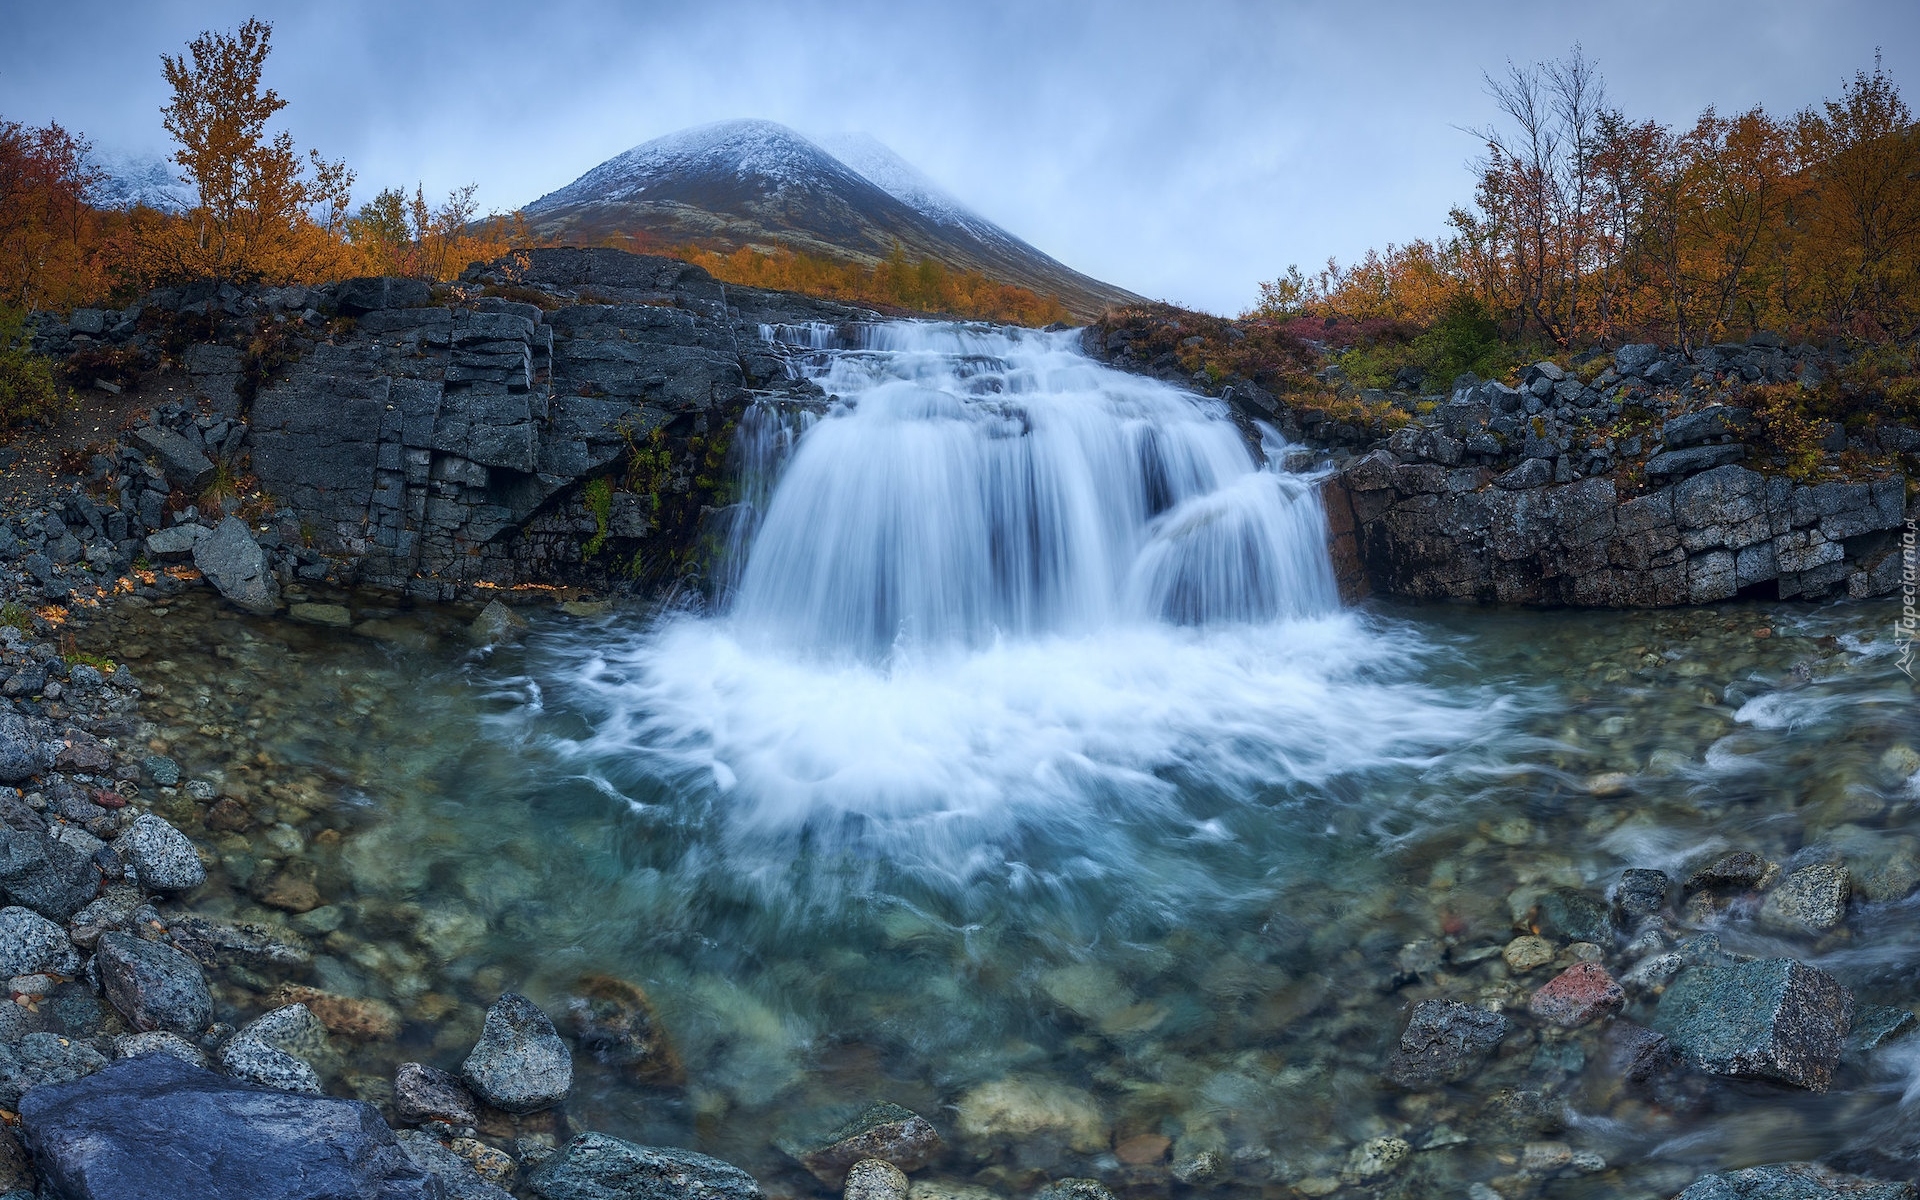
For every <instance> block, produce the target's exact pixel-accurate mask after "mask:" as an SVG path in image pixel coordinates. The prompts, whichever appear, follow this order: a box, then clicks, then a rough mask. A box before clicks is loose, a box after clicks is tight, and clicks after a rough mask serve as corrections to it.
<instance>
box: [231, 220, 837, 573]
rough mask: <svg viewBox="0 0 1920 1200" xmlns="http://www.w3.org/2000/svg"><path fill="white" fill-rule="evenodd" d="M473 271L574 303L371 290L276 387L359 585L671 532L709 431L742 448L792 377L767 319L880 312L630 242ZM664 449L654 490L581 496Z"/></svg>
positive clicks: (278, 406) (256, 428)
mask: <svg viewBox="0 0 1920 1200" xmlns="http://www.w3.org/2000/svg"><path fill="white" fill-rule="evenodd" d="M356 282H371V281H356ZM392 282H393V283H394V284H400V283H402V281H398V280H396V281H392ZM471 282H472V283H475V284H479V285H494V286H502V285H504V286H509V287H512V288H517V289H521V290H522V291H527V292H538V293H540V294H541V295H543V296H546V297H551V300H549V301H548V303H550V304H551V305H553V306H552V307H550V308H547V309H543V308H542V307H540V306H537V305H535V304H530V303H522V302H518V301H514V300H507V299H501V298H498V297H495V296H483V297H480V298H477V299H474V300H472V301H470V302H467V303H466V304H464V305H460V306H450V305H439V304H430V303H418V304H414V303H412V302H413V301H416V300H424V299H426V297H425V296H424V295H420V296H416V295H414V294H413V292H412V290H411V289H409V288H405V287H395V288H390V289H387V290H386V291H385V293H384V294H382V293H381V292H379V291H376V290H375V289H373V288H370V287H369V288H364V289H362V290H363V291H364V293H365V294H360V293H357V292H355V291H353V290H352V289H351V288H350V289H349V290H347V291H345V292H343V294H342V295H341V297H340V300H339V306H340V309H341V311H342V312H343V313H347V314H348V315H352V316H353V317H354V325H353V328H352V330H351V332H349V333H347V334H346V335H345V336H342V337H336V338H335V339H333V340H332V341H331V342H330V343H329V344H326V345H321V346H316V347H315V348H314V349H313V351H312V352H311V353H310V354H308V355H307V356H306V357H304V358H302V359H301V360H300V361H299V362H298V363H296V364H295V365H294V366H293V367H292V368H291V369H290V370H289V371H288V372H287V373H286V375H285V376H284V377H283V378H280V379H277V380H275V381H273V382H271V383H269V384H268V385H267V386H265V387H263V388H262V389H261V391H260V393H259V396H258V398H257V399H256V401H255V403H254V408H253V420H252V426H253V441H252V444H253V467H254V470H255V472H256V474H257V475H258V477H259V479H260V483H261V486H262V487H264V488H265V489H266V490H267V491H268V492H269V493H271V494H272V495H274V496H276V497H278V498H280V499H282V500H283V501H284V502H286V503H287V504H289V505H290V506H291V507H292V508H293V509H295V510H296V511H297V512H298V513H299V514H300V515H301V517H302V518H303V519H304V520H306V521H308V522H310V523H312V524H315V525H318V526H319V527H320V529H321V530H322V531H323V538H324V540H327V541H329V542H331V543H333V544H335V545H337V547H338V548H340V549H342V550H344V551H346V552H347V553H348V554H350V555H351V556H352V558H353V560H354V562H355V564H356V570H357V577H356V578H357V582H359V583H362V584H365V585H368V586H373V587H380V588H387V589H391V590H396V591H410V592H412V593H414V594H416V595H420V596H422V597H423V598H439V599H447V598H451V597H453V596H455V595H458V594H461V593H462V592H463V591H464V590H465V589H466V588H468V587H470V586H471V585H473V584H476V583H488V584H496V585H503V586H504V585H511V584H514V583H518V582H524V581H528V580H546V581H551V580H556V579H564V578H568V577H570V576H578V575H579V574H580V573H581V568H582V560H583V558H584V557H585V556H584V555H583V552H582V545H583V543H585V542H588V541H590V540H592V539H594V538H595V537H596V536H598V537H600V538H601V540H602V541H603V542H604V540H605V539H606V538H607V537H609V536H611V537H613V538H617V539H622V540H623V541H627V542H635V541H640V540H642V539H645V538H647V537H648V535H649V534H652V533H654V532H655V530H656V528H657V526H658V524H659V520H658V517H659V513H660V512H661V509H662V504H661V499H662V497H661V496H660V495H659V494H658V493H659V492H660V491H666V492H669V493H674V492H678V493H683V494H684V493H688V492H691V491H692V490H693V489H695V488H697V487H708V488H711V487H712V484H711V481H708V482H705V483H703V482H701V481H700V479H699V478H698V476H699V472H698V470H697V469H695V465H688V464H683V463H680V462H676V461H675V460H676V459H678V458H680V457H681V455H680V454H678V453H676V451H678V450H681V449H684V447H685V444H686V442H687V439H688V438H689V437H704V438H706V439H708V440H709V441H710V442H712V443H713V444H714V445H715V446H716V447H717V448H718V449H719V450H721V451H722V452H723V450H724V441H725V437H726V436H727V433H728V431H729V427H730V425H731V423H732V422H733V421H734V420H735V419H736V418H737V417H738V416H739V414H740V413H741V411H743V410H744V408H745V407H746V405H747V404H748V403H749V402H750V401H751V399H752V396H753V393H754V391H755V389H760V388H767V387H785V386H787V380H786V378H785V376H786V372H785V369H784V366H783V364H782V362H781V360H780V359H779V358H778V357H777V356H776V355H775V353H774V348H773V347H772V346H771V345H770V344H769V343H767V342H766V341H764V340H762V338H761V336H760V330H761V326H762V324H763V323H793V322H804V321H815V320H825V321H836V322H837V321H843V320H849V319H857V318H862V317H870V316H871V314H866V313H862V312H859V311H857V310H853V309H849V308H845V307H843V306H839V305H833V304H827V303H823V302H813V301H807V300H804V299H801V298H799V297H792V296H783V295H777V294H773V293H764V292H745V293H741V292H737V291H736V292H729V291H728V290H727V289H725V288H723V287H722V285H720V284H718V283H716V282H715V281H714V280H713V279H712V278H710V277H709V276H707V274H706V273H705V272H704V271H701V270H700V269H699V268H697V267H691V266H688V265H687V264H685V263H681V262H676V261H673V260H670V259H657V258H644V257H640V256H636V255H631V254H625V253H621V252H618V251H596V250H539V251H532V252H529V253H527V254H525V255H522V256H519V260H518V261H517V262H514V263H508V264H496V265H495V266H494V267H493V268H490V269H486V270H483V271H481V272H477V273H475V274H474V275H473V276H472V279H471ZM363 304H365V305H379V307H369V308H366V309H364V310H362V311H359V312H358V313H357V314H356V313H355V312H354V310H355V309H357V308H359V307H360V306H361V305H363ZM401 304H405V305H406V306H400V305H401ZM649 446H650V447H655V449H654V450H653V453H654V455H655V456H656V459H657V463H658V465H657V466H654V467H653V468H652V473H651V475H650V477H649V482H650V483H651V484H652V485H653V486H654V488H655V489H656V491H655V493H654V494H652V495H643V494H640V493H637V492H633V491H631V490H627V489H626V488H620V489H609V492H608V494H607V497H606V500H605V509H604V511H601V512H598V513H595V512H593V511H591V510H590V508H589V506H588V504H587V502H586V501H583V500H579V499H576V498H574V497H573V496H572V495H571V493H572V492H573V491H576V490H577V489H578V487H579V485H580V484H581V483H582V481H584V480H586V479H588V478H591V477H594V476H597V475H604V474H607V473H609V472H610V471H612V469H613V468H614V467H615V466H616V465H618V464H620V463H621V462H622V461H623V460H624V459H625V457H626V456H628V455H630V454H631V453H632V452H633V451H634V450H635V448H636V447H649ZM650 461H655V460H650ZM630 481H631V480H630V478H629V482H630ZM563 493H565V495H563ZM556 498H558V499H556ZM570 499H571V500H572V501H573V502H572V503H571V504H569V503H566V501H568V500H570ZM689 532H690V531H688V530H685V529H677V530H672V531H670V533H671V535H673V536H677V537H681V538H684V537H686V535H687V534H688V533H689Z"/></svg>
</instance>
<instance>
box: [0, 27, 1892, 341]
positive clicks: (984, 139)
mask: <svg viewBox="0 0 1920 1200" xmlns="http://www.w3.org/2000/svg"><path fill="white" fill-rule="evenodd" d="M249 15H259V16H262V17H265V18H267V19H269V20H271V21H273V22H274V25H275V31H274V52H273V56H272V58H271V59H270V60H269V62H268V66H267V78H268V82H269V83H270V85H271V86H273V87H275V88H276V89H278V91H279V92H280V94H281V96H282V97H284V98H285V99H286V100H287V101H288V107H287V109H286V110H285V111H284V112H283V113H282V120H283V123H284V126H285V127H286V128H288V129H290V130H291V131H292V132H293V134H294V136H295V138H296V139H297V140H298V142H299V144H300V145H301V146H302V147H303V148H304V147H307V146H313V147H317V148H318V149H320V150H321V151H322V152H323V153H325V154H326V155H328V156H329V157H344V158H346V159H347V160H348V161H349V163H350V165H352V166H353V167H354V169H355V170H356V171H357V172H358V175H359V180H360V188H361V191H362V193H363V194H371V193H372V191H374V190H377V189H378V188H379V187H382V186H386V185H389V184H408V185H410V184H412V183H413V182H414V181H416V180H420V181H424V182H425V184H426V186H427V189H428V191H429V192H430V193H444V192H445V191H446V190H447V189H449V188H451V187H454V186H457V185H459V184H463V183H467V182H473V183H477V184H478V185H479V188H480V191H479V197H480V200H481V202H482V205H483V207H485V208H499V209H511V208H513V207H515V206H517V205H519V204H523V203H525V202H527V201H529V200H532V199H534V198H535V197H537V196H539V195H541V194H542V193H544V192H547V191H550V190H552V189H554V188H556V187H558V186H560V185H562V184H564V183H566V182H568V181H569V180H571V179H573V178H574V177H576V176H578V175H580V174H581V173H582V172H584V171H586V170H587V169H588V168H590V167H592V166H593V165H595V164H596V163H598V162H600V161H602V160H604V159H606V158H607V157H609V156H611V155H613V154H616V153H618V152H619V151H621V150H625V149H627V148H628V147H630V146H633V145H636V144H638V143H640V142H643V141H646V140H647V139H649V138H652V137H656V136H658V135H660V134H662V133H667V132H671V131H672V130H675V129H679V128H683V127H685V126H688V125H694V124H699V123H702V122H707V121H714V120H721V119H726V118H732V117H765V118H768V119H771V120H776V121H782V122H785V123H787V124H789V125H792V126H794V127H795V128H797V129H799V130H801V131H802V132H805V133H816V134H825V133H831V132H835V131H839V130H864V131H866V132H869V133H871V134H873V135H874V136H876V137H878V138H879V139H880V140H882V141H884V142H886V143H887V144H888V145H890V146H892V147H893V148H894V149H895V150H897V151H898V152H899V153H900V154H902V155H903V156H905V157H906V158H907V159H909V160H910V161H912V162H914V163H916V164H917V165H918V166H920V167H921V169H923V170H924V171H925V172H926V173H927V174H929V175H931V176H932V177H933V178H934V179H936V180H938V181H939V182H940V183H941V184H943V185H945V186H946V187H947V188H948V189H949V190H950V191H952V192H953V193H954V194H955V195H957V196H958V197H959V198H960V199H962V200H963V201H965V202H966V203H968V204H969V205H971V206H972V207H974V208H975V209H977V210H978V211H979V212H981V213H982V214H984V215H985V216H987V217H989V218H991V219H993V220H995V221H998V222H1000V223H1001V224H1002V225H1004V226H1006V227H1007V228H1008V229H1010V230H1012V231H1013V232H1014V233H1016V234H1018V235H1020V236H1021V237H1024V238H1026V239H1027V240H1028V241H1030V242H1032V243H1034V244H1035V245H1037V246H1039V247H1040V248H1041V249H1043V250H1046V251H1047V252H1048V253H1050V254H1052V255H1054V256H1055V257H1057V258H1059V259H1061V260H1062V261H1064V262H1066V263H1067V264H1069V265H1070V266H1073V267H1075V268H1078V269H1079V270H1082V271H1085V272H1087V273H1088V274H1091V275H1094V276H1097V277H1099V278H1102V279H1106V280H1108V281H1110V282H1113V283H1116V284H1119V285H1121V286H1123V287H1127V288H1131V289H1133V290H1134V291H1137V292H1141V293H1144V294H1147V295H1150V296H1154V297H1159V298H1164V299H1168V300H1173V301H1176V302H1180V303H1184V304H1189V305H1193V306H1198V307H1204V308H1209V309H1213V310H1215V311H1221V312H1234V311H1238V310H1239V309H1241V308H1243V307H1245V306H1246V305H1247V304H1249V303H1251V302H1252V301H1253V299H1254V298H1255V284H1256V282H1257V281H1258V280H1261V279H1265V278H1271V277H1272V276H1274V275H1275V274H1277V273H1279V272H1280V271H1281V270H1283V269H1284V268H1285V267H1286V265H1287V264H1288V263H1290V262H1298V263H1300V264H1302V265H1303V266H1310V265H1313V264H1317V263H1319V262H1321V261H1322V260H1324V259H1325V258H1326V257H1327V256H1328V255H1338V256H1339V257H1340V258H1341V259H1342V260H1348V259H1351V258H1353V257H1354V256H1356V255H1357V254H1359V253H1361V252H1363V251H1364V250H1365V249H1366V248H1367V247H1368V246H1370V245H1379V244H1382V243H1385V242H1388V241H1404V240H1406V239H1408V238H1411V237H1417V236H1422V235H1426V236H1431V235H1434V234H1436V233H1439V232H1441V231H1442V229H1443V226H1444V221H1445V215H1446V211H1447V208H1448V207H1449V206H1450V205H1452V204H1455V203H1459V202H1461V201H1464V200H1466V199H1468V198H1469V197H1470V194H1471V179H1470V177H1469V176H1468V174H1467V173H1466V170H1465V169H1464V165H1465V163H1466V162H1467V160H1469V159H1470V158H1472V157H1473V156H1474V154H1475V153H1476V152H1477V149H1478V147H1477V146H1476V144H1475V142H1474V140H1473V139H1472V138H1471V137H1469V136H1467V135H1466V134H1464V133H1462V132H1460V130H1459V128H1458V127H1460V126H1476V125H1481V124H1484V123H1486V122H1487V121H1489V120H1491V119H1492V117H1493V115H1494V114H1493V112H1492V109H1491V105H1490V102H1489V101H1488V100H1487V98H1486V96H1485V94H1484V88H1483V83H1482V79H1481V74H1482V72H1483V71H1499V70H1501V69H1503V67H1504V65H1505V63H1506V61H1507V60H1508V59H1509V58H1512V59H1515V60H1518V61H1522V62H1525V61H1531V60H1535V59H1539V58H1544V57H1551V56H1554V55H1558V54H1561V53H1564V52H1565V51H1566V50H1567V49H1568V48H1569V47H1570V46H1571V45H1572V44H1573V43H1575V42H1580V43H1583V44H1584V45H1585V47H1586V49H1587V51H1588V53H1589V54H1591V55H1592V56H1594V57H1595V58H1597V59H1598V60H1599V62H1600V66H1601V70H1602V71H1603V73H1604V74H1605V76H1606V80H1607V83H1608V86H1609V89H1610V91H1611V94H1612V96H1613V98H1614V100H1615V101H1616V103H1618V104H1619V105H1620V106H1621V107H1623V108H1625V109H1626V110H1627V111H1628V112H1630V113H1632V114H1635V115H1641V116H1652V117H1657V118H1660V119H1662V120H1665V121H1669V122H1683V121H1690V120H1691V119H1692V118H1693V116H1694V115H1695V114H1696V113H1697V112H1698V111H1699V109H1700V108H1701V107H1702V106H1703V105H1706V104H1709V103H1711V104H1717V105H1718V106H1719V107H1720V109H1721V110H1722V111H1723V112H1725V111H1732V110H1735V109H1740V108H1745V107H1748V106H1751V105H1754V104H1764V105H1766V106H1767V107H1768V108H1770V109H1774V110H1776V111H1781V112H1787V111H1792V110H1796V109H1799V108H1801V107H1804V106H1806V105H1808V104H1811V103H1815V102H1817V101H1819V100H1820V99H1821V98H1823V97H1828V96H1833V95H1836V94H1838V92H1839V90H1840V88H1841V87H1842V85H1843V84H1844V83H1845V81H1846V80H1847V79H1848V78H1849V77H1850V76H1851V74H1852V72H1854V71H1855V70H1857V69H1860V68H1863V67H1867V66H1870V65H1871V63H1872V58H1873V53H1874V49H1875V47H1881V48H1882V49H1883V50H1884V52H1885V57H1886V64H1887V67H1888V69H1889V70H1890V71H1891V72H1892V73H1893V75H1894V77H1895V78H1896V80H1898V81H1899V82H1900V83H1901V84H1902V86H1903V87H1904V89H1905V91H1906V93H1907V95H1908V96H1909V98H1910V100H1911V99H1913V98H1920V83H1917V82H1916V80H1920V62H1916V58H1920V3H1915V2H1914V0H1877V2H1872V0H1856V2H1845V0H1841V2H1829V0H1780V2H1774V0H1729V2H1725V3H1722V2H1717V0H1716V2H1711V3H1709V2H1701V3H1684V2H1677V0H1633V2H1624V3H1611V4H1608V3H1598V2H1593V0H1589V2H1586V3H1558V2H1555V0H1526V2H1522V3H1499V4H1496V3H1462V2H1459V0H1453V2H1449V3H1444V4H1439V3H1392V4H1390V3H1380V4H1358V3H1345V4H1341V3H1333V4H1330V3H1325V2H1321V3H1312V4H1294V3H1267V4H1251V3H1249V4H1236V3H1228V2H1225V0H1222V2H1217V3H1208V2H1206V0H1167V2H1165V3H1158V4H1149V3H1132V2H1119V0H1109V2H1104V3H1095V2H1088V3H1066V2H1061V3H1049V2H1046V0H1032V2H1029V3H969V4H960V3H953V4H948V3H934V2H928V0H895V2H894V3H888V4H857V3H845V4H832V5H829V4H813V3H806V2H804V0H779V2H774V3H758V4H729V3H722V2H716V0H682V2H680V3H672V4H642V3H625V4H622V3H590V2H578V3H570V2H568V0H534V2H527V0H521V2H517V3H512V4H492V3H487V2H485V0H467V2H464V3H459V4H452V3H445V4H429V3H393V2H385V0H383V2H379V3H354V2H351V0H330V2H329V3H326V4H298V5H296V4H281V3H269V2H267V0H255V2H253V3H237V4H228V3H224V2H220V0H196V2H194V3H162V2H137V3H136V2H131V0H130V2H127V3H121V4H106V3H92V2H89V0H63V2H62V3H59V4H49V3H46V2H45V0H0V29H5V30H6V36H5V38H4V42H3V43H0V116H4V117H6V118H8V119H12V120H19V121H27V122H30V123H35V124H38V123H41V122H44V121H47V120H58V121H60V122H61V123H62V124H64V125H66V126H67V127H68V128H69V129H74V130H78V131H81V132H84V133H85V134H87V135H88V136H90V137H91V138H92V139H93V140H94V142H95V143H96V144H97V145H98V146H100V147H102V148H111V149H114V150H118V151H123V152H140V151H150V152H153V153H156V154H162V153H165V152H166V151H167V149H168V147H167V144H166V139H165V135H164V133H163V132H162V131H161V128H160V118H159V111H158V110H159V107H160V105H161V104H162V103H163V101H164V100H165V86H164V84H163V82H162V80H161V78H160V67H159V56H160V55H161V54H162V53H163V52H178V51H179V50H180V49H181V48H182V47H183V46H184V45H185V44H186V42H187V41H188V40H189V39H190V38H191V37H192V36H193V35H194V34H195V33H196V32H197V31H199V30H201V29H204V28H222V29H231V28H233V27H235V26H237V25H238V24H239V23H240V22H241V21H242V20H244V19H245V18H246V17H247V16H249Z"/></svg>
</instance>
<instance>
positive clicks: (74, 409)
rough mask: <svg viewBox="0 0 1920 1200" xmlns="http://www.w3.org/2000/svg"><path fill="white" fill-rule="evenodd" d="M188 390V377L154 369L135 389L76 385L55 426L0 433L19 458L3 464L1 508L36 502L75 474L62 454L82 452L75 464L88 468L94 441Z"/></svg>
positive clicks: (107, 438) (1, 442)
mask: <svg viewBox="0 0 1920 1200" xmlns="http://www.w3.org/2000/svg"><path fill="white" fill-rule="evenodd" d="M185 393H186V381H185V380H184V379H182V378H179V377H176V376H169V375H160V374H155V375H152V376H149V377H148V378H145V379H142V380H141V381H140V384H139V386H138V388H137V390H136V389H134V388H129V389H128V390H126V391H125V392H122V393H121V394H119V395H117V396H116V395H114V394H113V393H111V392H106V391H102V390H101V389H99V388H84V389H82V388H75V389H74V391H73V401H74V402H73V404H72V405H71V406H70V407H69V408H68V409H67V410H66V411H65V412H63V413H61V415H60V418H59V420H58V421H56V422H55V423H54V425H53V426H52V428H48V429H39V428H35V429H25V430H16V431H15V432H13V433H12V434H7V435H0V448H4V449H7V450H15V451H18V452H19V454H20V458H19V459H18V460H17V461H16V462H14V463H12V464H11V465H9V466H6V467H0V512H19V511H21V510H22V509H24V508H29V507H32V506H33V505H34V504H35V503H36V501H37V499H38V498H39V497H40V496H41V495H43V494H44V493H45V492H47V491H48V490H49V489H50V488H51V487H52V486H53V485H54V484H55V483H56V482H58V481H60V480H62V479H67V480H71V478H72V476H71V475H70V474H68V473H67V472H65V471H63V470H62V469H61V466H60V460H61V458H62V457H63V456H70V455H75V454H80V455H81V458H80V461H79V463H78V464H77V465H78V466H79V467H80V473H81V474H82V475H84V474H85V473H86V459H87V458H89V457H91V455H89V454H84V453H83V452H84V451H86V450H87V448H88V447H90V446H101V447H104V446H105V445H106V444H108V443H109V442H112V441H113V440H114V439H115V438H117V437H119V436H120V435H121V434H122V433H123V432H124V431H125V430H126V429H127V428H128V427H129V426H130V425H132V424H133V422H134V420H135V418H136V417H138V416H139V415H140V414H141V413H144V412H145V411H146V410H147V409H149V408H151V407H153V406H154V405H156V404H164V403H167V402H168V401H171V400H174V399H176V398H179V397H180V396H182V395H184V394H185Z"/></svg>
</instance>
